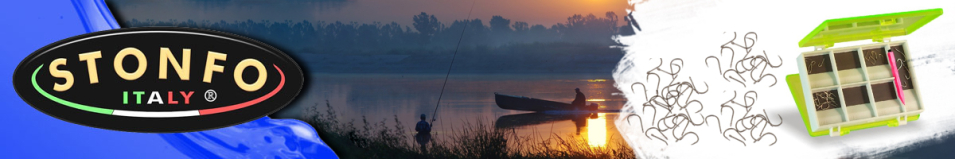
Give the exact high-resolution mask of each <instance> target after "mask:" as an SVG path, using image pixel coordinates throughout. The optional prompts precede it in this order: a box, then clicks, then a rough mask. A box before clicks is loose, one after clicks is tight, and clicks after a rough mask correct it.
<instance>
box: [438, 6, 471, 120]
mask: <svg viewBox="0 0 955 159" xmlns="http://www.w3.org/2000/svg"><path fill="white" fill-rule="evenodd" d="M475 3H477V0H473V1H471V9H469V10H468V18H466V19H465V20H469V21H470V20H471V12H472V11H474V4H475ZM468 23H470V22H465V23H464V29H461V37H460V38H458V44H457V45H455V46H454V54H453V55H451V64H450V65H448V73H447V74H445V75H444V84H442V85H441V93H440V94H438V104H437V105H435V106H434V111H433V112H432V113H431V123H434V120H436V119H435V118H434V117H435V115H436V114H438V107H440V106H441V97H443V96H444V87H447V86H448V77H450V76H451V68H453V66H454V58H455V57H457V56H458V49H459V48H461V41H462V40H464V33H465V32H464V31H466V30H468Z"/></svg>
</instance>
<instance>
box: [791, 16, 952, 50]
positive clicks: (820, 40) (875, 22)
mask: <svg viewBox="0 0 955 159" xmlns="http://www.w3.org/2000/svg"><path fill="white" fill-rule="evenodd" d="M940 15H942V8H936V9H926V10H917V11H908V12H898V13H888V14H877V15H867V16H859V17H849V18H839V19H829V20H826V21H824V22H822V24H819V26H818V27H816V29H814V30H812V32H810V33H809V35H806V37H805V38H803V39H802V40H800V41H799V47H808V46H824V47H832V46H833V44H835V43H839V42H848V41H856V40H865V39H872V40H873V41H876V42H881V41H882V40H883V39H884V38H890V37H893V36H902V35H908V34H909V33H912V32H915V30H917V29H919V28H921V27H922V26H923V25H925V24H926V23H928V22H930V21H932V20H933V19H935V18H937V17H938V16H940Z"/></svg>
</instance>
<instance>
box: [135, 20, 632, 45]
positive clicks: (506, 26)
mask: <svg viewBox="0 0 955 159" xmlns="http://www.w3.org/2000/svg"><path fill="white" fill-rule="evenodd" d="M412 20H413V22H414V23H413V26H411V27H409V26H402V25H400V24H398V23H396V22H391V23H381V22H372V23H364V24H359V23H357V22H348V23H344V22H340V21H335V22H325V21H318V22H316V23H312V22H309V21H305V20H303V21H298V22H296V21H278V22H273V21H268V20H263V21H253V20H246V21H233V22H227V21H218V22H212V21H199V22H197V21H193V20H186V21H178V20H168V21H156V20H151V19H149V20H142V21H141V20H137V19H132V20H129V21H125V24H124V26H127V27H142V26H179V27H191V28H205V29H213V30H219V31H225V32H230V33H235V34H239V35H243V36H248V37H252V38H255V39H259V40H262V41H265V42H267V43H269V44H272V45H278V47H279V48H284V49H293V50H289V51H296V52H297V51H306V52H310V51H384V50H395V49H412V48H414V49H420V48H425V49H439V50H446V49H453V47H455V45H456V44H457V43H458V40H459V38H460V40H461V45H463V46H491V47H493V46H500V45H507V44H519V43H554V42H559V43H582V44H597V45H617V44H618V43H617V42H616V41H614V40H613V39H612V38H611V37H612V36H613V35H617V34H621V33H623V34H626V33H628V32H629V33H632V32H633V31H632V30H628V29H629V28H630V27H626V26H625V27H618V20H619V17H618V16H617V14H615V13H614V12H607V13H605V14H604V15H603V16H599V17H598V16H596V15H593V14H589V15H586V16H585V15H580V14H575V15H573V16H570V17H568V18H567V21H566V22H564V23H557V24H554V25H551V26H550V27H546V26H544V25H541V24H535V25H530V24H528V23H527V22H523V21H514V22H511V20H510V19H506V18H504V17H502V16H493V17H492V18H491V19H490V21H489V22H488V23H487V24H488V25H485V23H484V22H483V21H482V20H481V19H477V18H475V19H464V20H455V21H453V22H451V24H443V23H441V22H440V21H438V20H437V17H436V16H435V15H430V14H427V13H425V12H421V14H417V15H413V16H412ZM625 24H626V23H625ZM465 27H467V29H466V30H464V29H465ZM462 30H464V32H463V38H462Z"/></svg>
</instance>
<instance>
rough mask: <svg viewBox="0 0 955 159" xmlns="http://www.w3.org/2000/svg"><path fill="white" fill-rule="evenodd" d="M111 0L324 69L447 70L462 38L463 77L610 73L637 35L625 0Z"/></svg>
mask: <svg viewBox="0 0 955 159" xmlns="http://www.w3.org/2000/svg"><path fill="white" fill-rule="evenodd" d="M107 2H108V4H109V5H111V6H112V8H113V12H115V13H116V14H118V15H119V16H117V17H118V18H119V19H118V21H120V23H121V25H122V26H123V27H145V26H178V27H190V28H204V29H212V30H218V31H225V32H229V33H234V34H238V35H242V36H247V37H251V38H253V39H257V40H260V41H263V42H266V43H267V44H270V45H273V46H275V47H277V48H279V49H281V50H283V51H285V52H286V53H288V54H290V55H291V56H293V57H295V58H296V59H298V60H299V62H300V65H302V67H305V68H306V69H307V70H308V71H311V72H319V73H444V72H446V71H447V69H448V65H449V63H450V62H451V58H452V55H453V54H454V51H455V47H456V46H457V44H458V41H459V40H460V43H461V45H460V48H458V56H457V57H455V65H454V67H453V68H452V71H453V72H455V73H600V74H609V73H610V72H611V70H612V69H613V68H614V67H615V66H616V63H617V62H618V61H619V60H620V58H621V57H622V56H623V51H622V50H620V49H619V48H618V47H613V46H619V45H620V43H619V42H617V41H615V40H613V38H612V37H613V36H615V35H621V34H623V35H629V34H633V30H632V29H629V28H630V27H629V26H628V25H627V23H626V22H625V21H624V20H623V19H622V17H623V15H624V14H623V13H618V12H623V11H617V12H615V10H623V9H624V8H625V6H622V5H619V4H617V5H616V6H615V7H613V9H611V5H610V4H614V3H612V2H616V3H620V4H623V5H626V1H599V0H593V1H567V2H549V1H534V0H522V1H497V0H491V1H477V2H472V1H433V0H398V1H381V2H367V1H361V0H280V1H259V0H173V1H148V0H113V1H107ZM531 2H533V3H531ZM472 3H474V11H473V13H472V15H471V17H472V18H470V19H468V18H467V14H468V12H467V11H468V9H470V7H471V4H472ZM582 4H589V5H582ZM383 5H384V6H388V7H383ZM567 5H576V7H568V6H567ZM555 7H558V8H555ZM565 8H571V9H565ZM533 9H545V10H533ZM415 10H417V11H415ZM427 11H431V12H427ZM574 11H588V12H586V13H572V12H574ZM402 13H403V15H402ZM409 13H410V14H409ZM559 14H563V15H559ZM512 17H516V18H512ZM554 19H561V20H554ZM465 27H466V29H465ZM462 31H463V32H462Z"/></svg>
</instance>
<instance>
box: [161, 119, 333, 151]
mask: <svg viewBox="0 0 955 159" xmlns="http://www.w3.org/2000/svg"><path fill="white" fill-rule="evenodd" d="M160 136H162V138H163V139H165V140H166V142H169V144H170V145H172V146H173V147H175V148H176V149H178V150H179V152H182V153H183V154H185V155H186V156H189V157H192V158H338V157H336V156H335V153H334V152H332V150H331V149H330V148H329V147H328V145H325V143H324V142H322V140H321V139H320V138H319V137H318V134H317V133H316V132H315V129H313V128H312V126H310V125H309V124H307V123H305V122H302V121H299V120H294V119H270V118H269V117H262V118H260V119H257V120H254V121H251V122H247V123H243V124H239V125H236V126H231V127H225V128H220V129H215V130H207V131H199V132H189V133H168V134H160Z"/></svg>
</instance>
